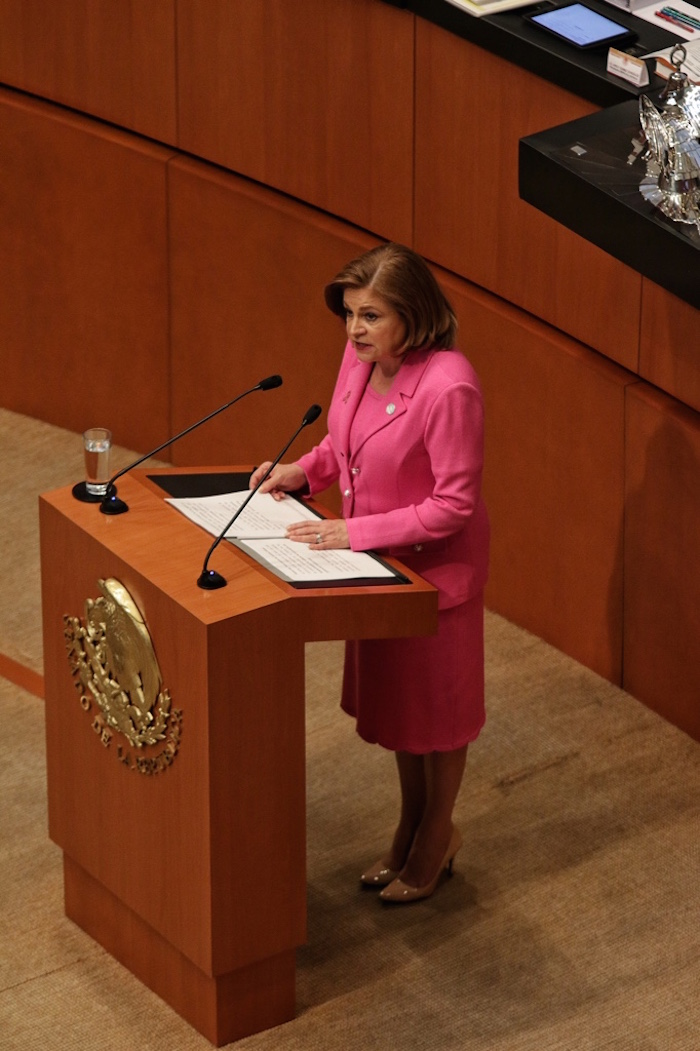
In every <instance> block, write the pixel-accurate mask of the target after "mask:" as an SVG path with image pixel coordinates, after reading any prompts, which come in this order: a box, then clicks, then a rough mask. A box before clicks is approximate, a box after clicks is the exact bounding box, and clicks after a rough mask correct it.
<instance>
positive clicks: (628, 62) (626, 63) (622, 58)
mask: <svg viewBox="0 0 700 1051" xmlns="http://www.w3.org/2000/svg"><path fill="white" fill-rule="evenodd" d="M608 73H612V75H613V76H614V77H622V79H623V80H627V81H629V83H630V84H634V85H635V87H638V88H645V87H646V86H647V84H648V83H649V70H648V69H647V64H646V62H644V60H643V59H641V58H633V57H632V55H626V54H625V52H624V51H618V50H617V48H615V47H611V48H610V50H609V51H608Z"/></svg>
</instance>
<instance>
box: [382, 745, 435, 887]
mask: <svg viewBox="0 0 700 1051" xmlns="http://www.w3.org/2000/svg"><path fill="white" fill-rule="evenodd" d="M395 755H396V766H397V768H398V771H399V785H400V787H401V815H400V817H399V824H398V827H397V829H396V832H395V833H394V841H393V843H392V845H391V850H390V851H389V854H388V856H387V858H386V862H387V867H388V868H391V869H393V870H394V871H395V872H400V871H401V869H402V868H403V866H404V864H405V862H406V858H407V857H408V854H409V851H410V849H411V844H412V843H413V839H414V837H415V834H416V831H417V829H418V826H419V825H420V823H421V821H422V820H423V814H424V813H425V807H426V803H427V794H428V791H427V785H426V781H425V764H424V762H423V756H422V755H412V754H411V753H410V752H396V753H395Z"/></svg>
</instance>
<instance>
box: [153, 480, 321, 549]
mask: <svg viewBox="0 0 700 1051" xmlns="http://www.w3.org/2000/svg"><path fill="white" fill-rule="evenodd" d="M249 496H250V491H249V490H247V489H243V490H242V491H241V492H238V493H224V494H223V495H222V496H200V497H177V498H175V497H172V498H169V499H167V500H166V503H168V504H172V506H173V507H174V508H175V509H176V510H178V511H180V512H181V513H182V514H183V515H185V517H186V518H189V520H190V521H191V522H194V523H195V524H196V525H199V526H201V527H202V528H203V529H206V530H207V532H208V533H211V534H212V536H220V534H221V531H222V530H223V529H224V527H225V525H226V523H227V522H230V521H231V519H232V518H233V515H234V513H235V512H236V511H237V510H238V508H239V507H240V506H241V505H242V504H243V503H245V501H246V500H247V499H248V497H249ZM308 519H315V520H318V515H317V514H315V513H314V512H313V511H312V510H311V509H310V508H308V507H307V506H306V505H305V504H302V503H300V502H299V500H295V499H293V498H292V497H287V498H286V499H285V500H275V498H274V497H273V496H271V495H270V493H256V494H255V496H253V497H252V499H251V500H250V503H249V504H248V505H247V506H246V508H245V510H244V511H242V512H241V514H240V515H239V516H238V518H237V519H236V521H235V522H234V523H233V525H232V526H231V528H230V529H229V530H227V532H226V539H227V540H236V539H244V538H249V537H258V538H263V539H264V538H266V537H267V538H274V537H283V536H285V535H286V532H287V526H289V525H291V524H292V522H303V521H306V520H308Z"/></svg>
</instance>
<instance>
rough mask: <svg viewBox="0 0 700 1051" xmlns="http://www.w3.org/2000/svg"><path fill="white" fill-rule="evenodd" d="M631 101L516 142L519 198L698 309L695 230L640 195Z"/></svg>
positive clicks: (699, 247)
mask: <svg viewBox="0 0 700 1051" xmlns="http://www.w3.org/2000/svg"><path fill="white" fill-rule="evenodd" d="M639 131H640V124H639V107H638V103H637V102H625V103H622V104H621V105H619V106H613V107H612V108H610V109H607V110H602V111H601V112H600V113H593V114H591V116H589V117H583V118H581V119H580V120H574V121H570V122H569V123H568V124H560V125H559V126H558V127H556V128H551V129H550V130H549V131H544V132H541V133H540V134H537V135H529V136H528V137H527V138H524V139H521V140H520V163H519V178H520V196H521V197H522V198H523V200H525V201H528V202H529V203H530V204H533V205H535V207H536V208H539V209H540V211H543V212H546V213H547V215H550V216H552V218H553V219H556V220H557V221H558V222H560V223H562V224H563V225H564V226H567V227H568V228H569V229H570V230H574V231H575V232H576V233H578V234H580V235H581V236H582V237H585V238H586V240H588V241H591V242H592V243H593V244H595V245H598V247H599V248H602V249H604V250H605V251H606V252H609V253H610V255H613V256H615V258H616V259H619V260H621V261H622V262H623V263H626V264H627V265H628V266H630V267H632V268H633V269H634V270H637V271H638V272H639V273H641V274H644V276H645V277H648V278H650V280H652V281H654V282H656V284H658V285H661V287H662V288H665V289H667V290H668V291H669V292H672V293H673V294H674V295H676V296H679V297H680V298H681V299H684V300H685V301H686V302H688V303H691V304H692V305H693V306H695V307H700V232H698V229H697V227H695V226H691V225H688V224H686V223H677V222H674V221H673V220H671V219H668V218H667V217H666V216H665V215H664V214H663V213H662V212H660V211H659V210H658V208H655V207H653V205H651V204H650V203H649V202H648V201H646V200H645V199H644V198H643V197H642V195H641V193H640V192H639V183H640V181H641V179H642V176H643V175H644V173H645V164H644V162H643V161H642V160H641V158H637V160H636V161H635V162H634V163H633V164H632V165H629V164H628V163H627V158H628V156H629V155H630V154H631V152H632V138H633V137H634V136H635V135H638V134H639Z"/></svg>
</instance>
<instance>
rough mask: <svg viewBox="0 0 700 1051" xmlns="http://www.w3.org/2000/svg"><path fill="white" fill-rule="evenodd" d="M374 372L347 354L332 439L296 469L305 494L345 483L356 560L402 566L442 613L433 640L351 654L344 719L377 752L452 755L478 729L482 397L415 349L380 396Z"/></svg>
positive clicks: (459, 369) (459, 361)
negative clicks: (383, 559) (434, 592)
mask: <svg viewBox="0 0 700 1051" xmlns="http://www.w3.org/2000/svg"><path fill="white" fill-rule="evenodd" d="M371 372H372V365H371V364H370V363H365V362H360V361H358V360H357V357H356V355H355V352H354V350H353V348H352V346H351V344H349V343H348V344H347V346H346V348H345V354H344V357H343V362H342V365H341V368H340V372H339V375H338V381H337V383H336V386H335V391H334V393H333V398H332V400H331V405H330V408H329V411H328V435H327V436H326V437H325V438H324V440H323V441H322V442H321V443H320V444H319V445H317V446H316V447H315V448H314V449H312V450H311V452H310V453H307V454H306V455H305V456H302V457H301V458H300V459H299V461H298V463H299V465H300V466H301V467H302V468H303V470H304V472H305V474H306V477H307V479H308V482H309V486H310V490H311V493H312V495H313V494H314V493H317V492H319V491H321V490H323V489H326V488H327V487H328V486H329V485H331V484H332V483H333V482H335V481H336V480H337V481H338V482H339V485H340V489H341V492H342V494H343V507H342V513H343V517H344V518H345V519H346V520H347V526H348V533H349V536H350V545H351V547H352V549H353V550H355V551H365V550H370V549H371V550H375V551H378V552H379V553H382V554H388V555H393V556H396V557H397V558H399V559H400V560H401V561H402V562H404V563H405V564H406V565H407V566H410V568H411V569H413V570H415V571H416V572H418V573H420V575H421V576H423V577H424V578H425V579H426V580H428V581H430V583H432V584H434V585H435V587H437V588H438V591H439V607H440V610H441V611H445V612H441V614H440V618H441V625H440V628H439V631H438V635H437V636H434V637H432V638H430V639H418V638H414V639H410V640H377V641H369V642H359V643H358V642H354V643H348V654H347V660H346V674H345V683H344V691H343V708H344V709H345V710H346V711H348V712H350V713H351V714H352V715H354V716H355V717H356V718H357V729H358V732H359V733H360V735H361V736H362V737H364V738H365V739H367V740H373V741H377V742H378V743H380V744H383V745H384V747H387V748H391V749H392V750H395V751H396V750H406V751H413V752H421V753H423V752H427V751H433V750H449V749H450V748H456V747H460V746H461V744H463V743H466V741H467V740H473V739H474V737H475V736H476V735H477V734H478V732H479V730H480V729H481V726H482V725H483V721H484V716H483V636H482V631H481V629H480V627H479V625H480V624H482V623H483V588H484V585H485V583H486V577H487V571H488V548H489V524H488V516H487V514H486V508H485V506H484V503H483V501H482V499H481V473H482V463H483V403H482V397H481V388H480V385H479V381H478V379H477V376H476V374H475V372H474V370H473V368H472V367H471V365H470V364H469V362H468V361H467V360H466V358H464V356H463V355H462V354H461V353H460V352H459V351H457V350H428V351H410V352H409V353H408V355H407V356H406V358H405V360H404V362H403V363H402V365H401V368H400V369H399V371H398V373H397V374H396V376H395V378H394V382H393V384H392V386H391V389H390V391H389V393H388V394H386V395H378V394H376V393H375V392H374V391H373V390H372V389H371V388H370V387H369V386H368V380H369V377H370V375H371ZM453 607H459V608H460V614H459V616H458V617H447V616H446V612H447V611H449V610H451V609H452V608H453ZM456 612H457V610H456V609H455V613H456ZM466 616H468V617H469V625H468V626H467V625H466V622H465V620H464V618H465V617H466ZM457 621H460V627H459V628H457V627H456V624H457ZM448 623H449V624H450V625H452V627H448ZM474 636H476V637H474ZM472 638H473V644H472V643H471V642H470V639H472ZM407 647H408V648H407ZM421 650H424V653H423V654H422V656H421V655H420V652H419V651H421ZM416 658H417V660H418V663H417V664H416ZM436 664H439V668H437V667H434V666H435V665H436ZM426 665H430V666H431V667H426ZM421 669H423V673H422V674H419V675H418V679H419V681H418V682H416V681H415V679H416V672H417V671H418V672H420V670H421ZM479 669H480V670H479ZM435 676H437V678H436V677H435ZM453 684H454V685H453ZM446 691H447V693H448V694H449V697H448V698H445V696H444V695H445V692H446Z"/></svg>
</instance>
